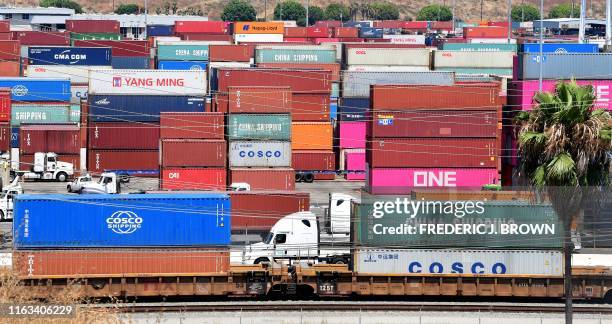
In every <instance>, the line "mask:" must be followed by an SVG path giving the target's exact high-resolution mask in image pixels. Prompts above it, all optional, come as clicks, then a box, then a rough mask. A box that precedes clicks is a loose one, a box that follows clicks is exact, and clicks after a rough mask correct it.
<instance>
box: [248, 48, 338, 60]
mask: <svg viewBox="0 0 612 324" xmlns="http://www.w3.org/2000/svg"><path fill="white" fill-rule="evenodd" d="M255 62H256V63H335V62H336V51H335V50H328V49H309V50H300V49H284V48H283V49H281V48H278V49H265V48H262V49H259V48H258V49H256V50H255Z"/></svg>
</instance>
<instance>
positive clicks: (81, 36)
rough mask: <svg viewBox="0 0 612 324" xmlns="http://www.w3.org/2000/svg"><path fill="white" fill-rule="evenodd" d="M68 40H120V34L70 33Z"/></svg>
mask: <svg viewBox="0 0 612 324" xmlns="http://www.w3.org/2000/svg"><path fill="white" fill-rule="evenodd" d="M70 40H121V34H114V33H70Z"/></svg>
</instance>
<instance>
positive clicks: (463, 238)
mask: <svg viewBox="0 0 612 324" xmlns="http://www.w3.org/2000/svg"><path fill="white" fill-rule="evenodd" d="M391 201H392V200H391V199H390V200H389V202H391ZM378 202H380V200H379V201H378ZM412 202H415V203H419V202H420V203H434V204H435V203H442V204H443V205H442V208H443V209H442V210H440V208H441V207H432V205H429V207H427V208H429V210H426V209H425V207H424V206H423V205H421V206H420V207H419V208H423V209H419V211H418V212H416V213H414V212H412V210H413V209H412V206H411V205H408V209H406V210H408V213H406V212H404V210H405V209H403V207H402V209H400V210H402V213H397V210H396V209H395V208H393V209H392V210H389V211H390V213H384V214H381V212H382V211H384V210H382V209H381V208H380V205H376V204H374V203H373V202H372V201H371V200H369V201H367V202H365V203H362V204H354V205H353V208H352V217H351V219H354V220H355V223H354V224H353V226H352V231H351V232H352V233H351V238H352V240H353V242H354V243H355V244H356V245H357V246H365V247H377V248H392V247H398V248H485V249H508V248H519V249H557V248H561V247H562V245H563V225H562V222H561V221H560V220H559V219H558V217H557V214H556V213H555V211H554V210H553V209H552V207H551V206H550V205H534V204H530V203H528V202H481V203H482V210H481V211H482V213H476V212H474V208H471V210H472V212H471V213H469V214H468V213H467V209H466V208H465V207H466V205H465V203H466V202H465V201H463V202H461V201H454V202H439V201H430V202H425V201H412ZM458 202H459V203H463V205H461V204H456V203H458ZM453 203H455V204H454V205H452V206H453V207H446V206H447V205H444V204H453ZM375 206H377V207H378V208H374V207H375ZM460 210H463V211H464V213H463V214H462V213H461V212H460ZM412 215H416V216H414V217H412Z"/></svg>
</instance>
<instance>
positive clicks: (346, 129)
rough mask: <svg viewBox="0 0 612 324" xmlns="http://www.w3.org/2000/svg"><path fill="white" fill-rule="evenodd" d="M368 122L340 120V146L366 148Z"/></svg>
mask: <svg viewBox="0 0 612 324" xmlns="http://www.w3.org/2000/svg"><path fill="white" fill-rule="evenodd" d="M366 124H367V123H366V122H345V121H343V122H340V124H339V128H340V131H339V133H340V148H365V144H366Z"/></svg>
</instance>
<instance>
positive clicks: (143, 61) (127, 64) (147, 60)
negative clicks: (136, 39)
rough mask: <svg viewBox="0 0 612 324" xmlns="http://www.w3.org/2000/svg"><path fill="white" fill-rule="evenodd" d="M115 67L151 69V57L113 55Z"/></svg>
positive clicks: (113, 65)
mask: <svg viewBox="0 0 612 324" xmlns="http://www.w3.org/2000/svg"><path fill="white" fill-rule="evenodd" d="M111 65H112V67H113V69H149V68H150V67H151V57H149V56H113V62H112V64H111Z"/></svg>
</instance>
